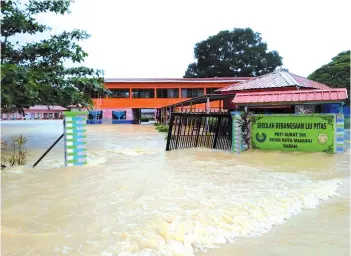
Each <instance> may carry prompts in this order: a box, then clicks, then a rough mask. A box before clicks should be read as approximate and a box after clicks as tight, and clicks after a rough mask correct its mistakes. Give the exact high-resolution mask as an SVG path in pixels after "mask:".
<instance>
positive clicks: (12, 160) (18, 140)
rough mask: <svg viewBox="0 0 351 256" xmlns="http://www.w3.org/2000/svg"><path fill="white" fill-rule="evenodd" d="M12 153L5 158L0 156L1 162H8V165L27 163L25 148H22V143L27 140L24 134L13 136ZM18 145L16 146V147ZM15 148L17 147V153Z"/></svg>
mask: <svg viewBox="0 0 351 256" xmlns="http://www.w3.org/2000/svg"><path fill="white" fill-rule="evenodd" d="M12 142H13V154H12V155H11V156H10V157H8V158H7V159H6V158H4V157H2V158H1V164H5V163H9V165H10V166H14V165H15V164H18V165H24V164H26V163H27V154H28V152H27V150H26V149H24V148H23V146H24V144H25V143H26V142H27V138H26V137H24V136H22V135H21V136H19V137H16V136H13V137H12ZM16 146H18V147H16ZM16 149H18V153H16Z"/></svg>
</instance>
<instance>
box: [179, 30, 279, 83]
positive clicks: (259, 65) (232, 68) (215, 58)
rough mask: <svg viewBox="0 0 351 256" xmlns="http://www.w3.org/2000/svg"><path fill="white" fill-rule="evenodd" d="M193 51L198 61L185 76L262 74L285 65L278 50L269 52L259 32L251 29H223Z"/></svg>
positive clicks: (191, 65) (189, 68)
mask: <svg viewBox="0 0 351 256" xmlns="http://www.w3.org/2000/svg"><path fill="white" fill-rule="evenodd" d="M194 54H195V58H196V59H197V61H196V62H194V63H191V64H190V65H189V66H188V69H187V70H186V72H185V76H184V77H187V78H191V77H199V78H200V77H238V76H241V77H251V76H260V75H264V74H267V73H270V72H272V71H274V70H275V69H276V68H277V67H280V66H282V57H280V56H279V54H278V52H277V51H271V52H268V51H267V44H266V43H264V42H262V38H261V36H260V33H258V32H254V31H253V30H252V29H251V28H244V29H242V28H235V29H233V30H232V31H228V30H226V31H221V32H219V33H218V34H217V35H214V36H211V37H209V38H208V39H206V40H204V41H201V42H199V43H197V44H196V45H195V48H194Z"/></svg>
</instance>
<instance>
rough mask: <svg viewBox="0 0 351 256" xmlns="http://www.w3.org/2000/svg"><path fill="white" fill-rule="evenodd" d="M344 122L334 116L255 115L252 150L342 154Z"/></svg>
mask: <svg viewBox="0 0 351 256" xmlns="http://www.w3.org/2000/svg"><path fill="white" fill-rule="evenodd" d="M341 120H342V121H343V118H342V117H341V116H340V115H338V117H337V115H334V114H310V115H283V114H282V115H280V114H278V115H253V117H252V129H251V131H252V136H251V138H252V148H253V149H264V150H265V149H266V150H283V151H305V152H325V153H341V152H343V144H344V140H343V139H344V138H343V132H344V130H343V127H342V131H341V124H340V123H341ZM337 121H339V122H337ZM342 125H343V124H342ZM339 130H340V131H339ZM341 133H342V136H341V135H340V134H341Z"/></svg>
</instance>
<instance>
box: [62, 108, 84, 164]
mask: <svg viewBox="0 0 351 256" xmlns="http://www.w3.org/2000/svg"><path fill="white" fill-rule="evenodd" d="M87 114H88V112H83V111H78V112H64V114H63V115H64V120H63V127H64V128H63V129H64V147H65V166H73V165H85V164H87V147H86V131H87V130H86V126H87V125H86V119H87Z"/></svg>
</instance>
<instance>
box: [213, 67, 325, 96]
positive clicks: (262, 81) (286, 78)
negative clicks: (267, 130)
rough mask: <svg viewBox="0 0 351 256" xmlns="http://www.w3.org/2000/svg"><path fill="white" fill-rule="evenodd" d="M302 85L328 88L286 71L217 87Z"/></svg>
mask: <svg viewBox="0 0 351 256" xmlns="http://www.w3.org/2000/svg"><path fill="white" fill-rule="evenodd" d="M294 86H295V87H304V88H311V89H312V88H314V89H329V87H328V86H327V85H325V84H321V83H318V82H315V81H312V80H309V79H307V78H304V77H301V76H298V75H294V74H292V73H289V72H286V71H275V72H272V73H269V74H266V75H263V76H259V77H257V78H256V79H254V80H250V81H245V82H241V83H239V84H234V85H230V86H227V87H224V88H221V89H219V90H218V91H221V92H228V91H243V90H252V89H268V88H281V87H294Z"/></svg>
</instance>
